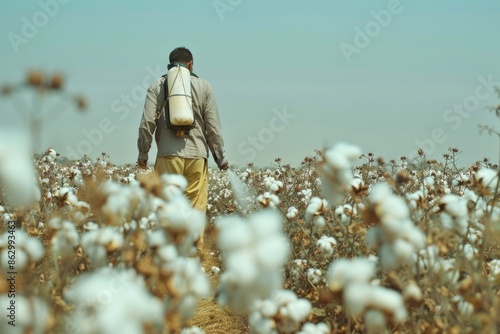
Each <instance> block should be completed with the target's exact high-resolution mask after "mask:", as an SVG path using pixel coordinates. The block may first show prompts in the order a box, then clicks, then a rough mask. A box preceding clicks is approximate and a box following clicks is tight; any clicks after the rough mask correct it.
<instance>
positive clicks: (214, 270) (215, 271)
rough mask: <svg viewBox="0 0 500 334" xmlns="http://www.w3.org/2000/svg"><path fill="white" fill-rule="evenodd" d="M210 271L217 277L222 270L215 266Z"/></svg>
mask: <svg viewBox="0 0 500 334" xmlns="http://www.w3.org/2000/svg"><path fill="white" fill-rule="evenodd" d="M210 271H211V272H212V273H214V274H215V275H217V274H218V273H220V268H219V267H216V266H213V267H212V269H210Z"/></svg>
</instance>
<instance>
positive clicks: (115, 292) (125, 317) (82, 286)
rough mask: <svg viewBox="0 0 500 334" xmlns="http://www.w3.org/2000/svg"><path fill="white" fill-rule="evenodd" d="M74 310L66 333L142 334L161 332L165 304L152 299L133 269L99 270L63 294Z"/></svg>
mask: <svg viewBox="0 0 500 334" xmlns="http://www.w3.org/2000/svg"><path fill="white" fill-rule="evenodd" d="M64 297H65V299H66V300H67V301H68V302H69V303H71V304H72V305H73V306H74V311H73V312H72V313H71V315H69V316H68V317H67V319H66V325H65V330H66V332H67V333H80V334H86V333H89V334H95V333H102V334H104V333H130V334H136V333H143V332H144V329H145V326H153V328H156V330H157V331H160V330H161V328H162V326H163V315H164V308H165V306H164V304H163V303H162V301H161V300H159V299H157V298H156V297H154V296H152V295H151V294H150V293H149V292H148V290H147V288H146V285H145V283H144V280H143V278H142V277H141V276H139V275H137V273H136V272H135V271H134V270H133V269H113V268H108V267H105V268H100V269H97V270H95V271H93V272H90V273H85V274H82V275H80V276H79V277H78V278H77V279H76V281H75V282H74V283H73V284H71V285H70V286H68V287H67V288H66V290H65V292H64Z"/></svg>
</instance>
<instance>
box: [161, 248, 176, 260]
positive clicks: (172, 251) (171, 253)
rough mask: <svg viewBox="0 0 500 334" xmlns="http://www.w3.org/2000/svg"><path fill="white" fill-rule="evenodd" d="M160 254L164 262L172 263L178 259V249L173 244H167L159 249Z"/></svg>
mask: <svg viewBox="0 0 500 334" xmlns="http://www.w3.org/2000/svg"><path fill="white" fill-rule="evenodd" d="M158 256H159V258H160V259H161V260H162V261H163V262H167V263H171V262H174V261H175V260H176V259H177V256H178V254H177V249H176V248H175V246H173V245H165V246H162V247H161V248H159V249H158Z"/></svg>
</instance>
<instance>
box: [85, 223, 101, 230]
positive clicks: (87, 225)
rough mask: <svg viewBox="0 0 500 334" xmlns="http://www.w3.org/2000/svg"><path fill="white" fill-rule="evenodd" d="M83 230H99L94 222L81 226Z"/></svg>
mask: <svg viewBox="0 0 500 334" xmlns="http://www.w3.org/2000/svg"><path fill="white" fill-rule="evenodd" d="M83 229H84V230H86V231H96V230H98V229H99V225H97V224H96V223H94V222H88V223H85V224H84V225H83Z"/></svg>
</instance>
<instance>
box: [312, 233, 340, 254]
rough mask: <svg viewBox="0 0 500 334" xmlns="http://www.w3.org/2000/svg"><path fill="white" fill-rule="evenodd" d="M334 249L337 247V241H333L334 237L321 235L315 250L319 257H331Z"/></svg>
mask: <svg viewBox="0 0 500 334" xmlns="http://www.w3.org/2000/svg"><path fill="white" fill-rule="evenodd" d="M336 247H337V240H335V238H334V237H329V236H326V235H322V236H321V237H320V238H319V239H318V241H316V249H317V250H318V252H319V253H320V254H321V255H323V256H325V257H330V256H332V254H333V251H334V249H335V248H336Z"/></svg>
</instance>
